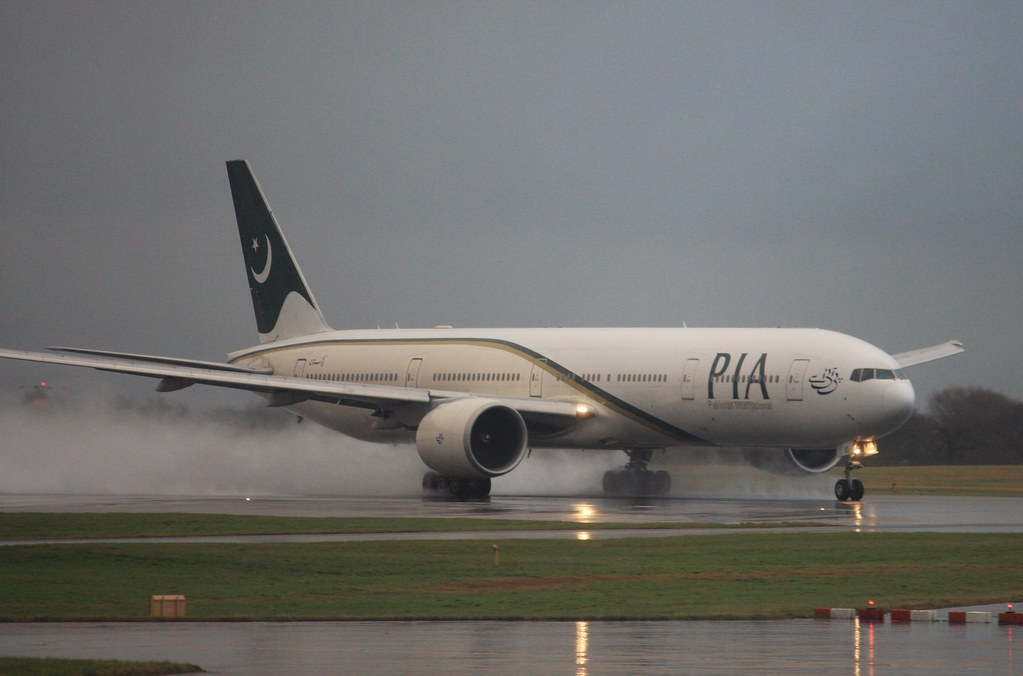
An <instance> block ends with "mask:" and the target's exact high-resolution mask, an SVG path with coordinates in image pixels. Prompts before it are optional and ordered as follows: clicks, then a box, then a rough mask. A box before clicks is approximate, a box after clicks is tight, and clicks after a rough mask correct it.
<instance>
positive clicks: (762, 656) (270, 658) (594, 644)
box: [0, 620, 1023, 676]
mask: <svg viewBox="0 0 1023 676" xmlns="http://www.w3.org/2000/svg"><path fill="white" fill-rule="evenodd" d="M1019 629H1020V628H1019V627H1000V626H998V625H997V624H975V625H949V624H946V623H944V622H937V623H928V624H907V625H892V624H890V623H884V624H881V623H867V622H862V623H861V622H859V621H854V620H793V621H787V622H292V623H284V622H253V623H206V622H188V623H128V624H118V623H32V624H12V625H2V626H0V653H2V654H5V655H15V654H16V655H22V656H37V657H87V658H110V657H117V658H120V659H133V660H153V659H155V660H173V661H180V662H191V663H197V664H199V665H201V666H202V667H203V668H205V669H206V670H207V671H209V672H211V673H214V674H286V673H287V674H328V673H357V674H367V673H382V674H399V673H400V674H404V673H409V674H445V675H446V674H452V673H455V674H482V673H486V674H529V673H544V674H571V673H574V674H576V675H577V676H589V675H595V674H630V673H644V674H679V673H691V674H738V673H846V674H849V673H851V674H890V673H927V674H962V673H984V674H1013V673H1020V671H1021V670H1023V655H1021V654H1020V650H1021V648H1020V646H1019V642H1020V641H1021V640H1023V632H1020V631H1019Z"/></svg>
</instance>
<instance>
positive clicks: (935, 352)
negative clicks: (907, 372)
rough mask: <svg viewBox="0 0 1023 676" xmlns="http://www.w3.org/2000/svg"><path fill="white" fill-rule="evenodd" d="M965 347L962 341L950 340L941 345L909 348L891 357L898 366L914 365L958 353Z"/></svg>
mask: <svg viewBox="0 0 1023 676" xmlns="http://www.w3.org/2000/svg"><path fill="white" fill-rule="evenodd" d="M965 349H966V348H964V347H963V343H962V341H960V340H950V341H948V342H947V343H942V344H941V345H932V346H931V347H921V348H919V349H916V350H910V351H909V352H900V353H899V354H893V355H892V357H893V358H894V359H895V361H897V362H899V366H902V367H906V366H916V365H917V364H923V363H925V362H929V361H934V360H935V359H944V358H945V357H951V356H952V355H954V354H959V353H960V352H963V351H965Z"/></svg>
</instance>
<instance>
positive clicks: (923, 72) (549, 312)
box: [0, 0, 1023, 401]
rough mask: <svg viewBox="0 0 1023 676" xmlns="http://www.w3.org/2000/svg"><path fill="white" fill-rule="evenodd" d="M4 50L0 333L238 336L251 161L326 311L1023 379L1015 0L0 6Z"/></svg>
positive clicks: (244, 314) (17, 344) (133, 338)
mask: <svg viewBox="0 0 1023 676" xmlns="http://www.w3.org/2000/svg"><path fill="white" fill-rule="evenodd" d="M0 59H2V67H3V76H2V77H0V122H2V130H3V131H2V134H0V148H2V162H0V219H2V226H0V236H2V239H0V243H2V246H0V345H2V346H4V347H11V348H21V349H39V348H42V347H45V346H48V345H77V346H84V347H97V348H108V349H114V350H125V351H136V352H146V353H154V354H170V355H180V356H186V357H194V358H202V359H220V358H222V357H223V354H224V353H225V352H227V351H230V350H232V349H235V348H238V347H242V346H245V345H249V344H251V343H253V342H254V341H255V326H254V322H253V320H252V310H251V306H250V305H249V301H248V291H247V289H246V282H245V274H244V271H243V268H242V259H241V254H240V252H239V250H238V238H237V235H236V231H235V225H234V215H233V211H232V207H231V200H230V191H229V188H228V184H227V177H226V172H225V169H224V161H225V160H229V159H236V158H243V159H247V160H249V161H250V162H251V163H252V166H253V168H254V170H255V172H256V175H257V176H258V178H259V180H260V182H261V184H262V186H263V188H264V191H265V192H266V193H267V195H268V197H269V199H270V201H271V204H272V205H273V208H274V210H275V212H276V214H277V216H278V219H279V220H280V222H281V224H282V225H283V227H284V228H285V232H286V234H287V236H288V238H289V241H290V244H291V246H292V248H293V249H294V251H295V253H296V255H297V256H298V258H299V261H300V263H301V265H302V267H303V270H304V272H305V274H306V277H307V278H308V280H309V282H310V284H311V285H312V287H313V290H314V293H315V294H316V295H317V299H318V300H319V302H320V304H321V305H322V307H323V310H324V313H325V314H326V315H327V318H328V320H329V321H330V322H331V323H332V325H334V326H335V327H337V328H356V327H368V326H369V327H372V326H378V325H379V326H394V324H395V323H396V322H397V323H398V324H400V325H401V326H409V327H411V326H432V325H436V324H452V325H455V326H678V325H681V324H682V323H683V322H686V323H687V324H688V325H690V326H820V327H824V328H831V329H835V330H838V331H842V332H846V333H851V334H854V335H856V336H859V337H861V338H863V339H865V340H867V341H869V342H871V343H874V344H875V345H878V346H879V347H881V348H883V349H885V350H888V351H889V352H899V351H904V350H908V349H911V348H914V347H921V346H925V345H930V344H933V343H937V342H941V341H943V340H945V339H948V338H960V339H962V340H963V341H965V343H966V345H967V348H968V352H967V353H966V354H965V355H960V356H958V357H955V358H953V359H950V360H946V361H941V362H936V363H934V364H928V365H923V366H920V367H916V368H915V369H914V370H913V371H912V372H911V375H912V376H913V379H914V382H915V383H916V385H917V388H918V391H919V392H920V394H921V398H922V399H924V400H925V401H926V397H927V395H928V394H930V393H931V392H933V391H935V390H937V389H941V388H944V387H948V386H953V385H966V386H971V385H976V386H983V387H989V388H991V389H994V390H997V391H999V392H1002V393H1004V394H1007V395H1009V396H1011V397H1014V398H1017V399H1023V385H1021V383H1020V378H1021V375H1023V373H1021V365H1023V359H1021V356H1020V354H1021V346H1020V337H1021V336H1023V293H1021V291H1023V289H1021V286H1023V285H1021V276H1020V262H1021V257H1023V228H1021V225H1023V3H1020V2H1018V1H1014V2H972V1H971V2H951V3H950V2H935V1H928V2H892V3H888V2H882V3H870V2H820V3H816V4H814V3H797V2H700V3H682V2H628V3H624V2H623V3H606V2H539V3H538V2H428V1H424V2H380V1H373V2H364V3H335V2H289V3H254V2H205V1H204V2H131V3H129V2H115V3H110V2H46V1H29V2H23V1H19V0H7V1H6V2H3V3H0ZM67 371H75V373H74V374H71V373H69V372H67ZM41 375H42V377H49V378H51V379H54V378H57V379H59V381H60V382H61V383H64V384H66V385H67V386H68V387H74V388H87V387H89V386H90V384H91V383H96V382H98V381H103V382H105V383H109V384H110V387H111V388H112V389H119V388H122V387H127V388H131V387H135V385H128V384H127V383H128V381H132V379H130V378H126V377H119V376H113V375H104V374H99V373H95V372H91V371H89V372H78V371H77V370H73V369H69V370H57V369H46V368H42V367H38V366H34V365H26V364H10V363H5V364H2V365H0V387H2V388H4V389H16V388H17V387H20V386H23V385H26V384H31V383H32V382H33V381H34V380H35V379H37V378H39V377H40V376H41ZM132 382H134V381H132ZM142 383H143V384H144V385H145V387H146V388H150V387H151V386H152V382H151V381H147V380H143V381H142ZM167 396H173V397H180V398H182V399H183V400H188V399H189V396H190V393H188V392H186V393H181V394H176V395H167ZM232 396H233V395H232ZM238 396H241V395H238ZM244 401H248V399H244Z"/></svg>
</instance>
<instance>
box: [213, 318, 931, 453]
mask: <svg viewBox="0 0 1023 676" xmlns="http://www.w3.org/2000/svg"><path fill="white" fill-rule="evenodd" d="M230 360H231V362H232V363H235V364H239V365H243V366H249V367H256V368H272V369H273V372H274V374H275V375H285V376H299V377H303V378H310V379H319V380H328V381H336V382H355V383H366V384H372V385H389V386H398V387H410V388H418V389H426V390H430V391H431V392H457V393H472V394H474V395H477V396H481V397H487V396H492V397H514V398H532V399H547V400H557V401H571V402H577V403H580V404H586V405H588V406H590V407H591V408H592V410H593V411H594V415H592V416H590V417H587V418H586V419H585V420H581V421H580V422H579V423H578V424H576V425H573V426H570V427H569V428H567V429H565V428H564V427H560V428H553V427H552V432H551V433H550V434H544V432H543V428H542V426H539V427H537V426H534V428H533V429H532V430H531V433H530V440H529V441H530V445H531V446H533V447H542V448H589V449H597V448H622V449H627V448H656V447H669V446H684V445H716V446H743V445H750V446H770V447H790V448H833V447H837V446H839V445H841V444H843V443H848V442H850V441H854V440H866V439H874V438H876V437H880V436H883V435H885V434H887V433H889V432H891V431H893V430H895V429H896V428H898V427H899V426H900V425H901V424H902V423H903V422H905V420H906V419H907V418H908V417H909V415H910V414H911V413H912V410H913V401H914V393H913V387H912V384H911V383H910V382H909V380H907V379H905V376H903V375H902V374H901V372H900V371H899V370H898V369H899V366H898V364H897V363H896V362H895V360H894V359H893V358H892V357H891V356H890V355H888V354H887V353H885V352H884V351H882V350H880V349H878V348H876V347H874V346H873V345H870V344H869V343H866V342H864V341H862V340H859V339H857V338H853V337H851V336H848V335H845V334H841V333H836V332H832V331H825V330H819V329H774V328H766V329H705V328H673V329H671V328H669V329H632V328H617V329H558V328H554V329H452V328H437V329H386V330H356V331H330V332H323V333H318V334H315V335H312V336H305V337H302V338H296V339H292V340H284V341H279V342H276V343H272V344H266V345H262V346H259V347H253V348H250V349H246V350H242V351H239V352H236V353H234V354H232V355H230ZM856 369H861V370H862V369H871V370H873V371H872V374H873V373H876V374H877V376H878V377H870V378H868V379H857V380H854V379H853V378H852V374H853V372H854V370H856ZM289 408H291V409H292V410H294V411H295V412H296V413H298V414H301V415H304V416H307V417H309V418H310V419H312V420H315V421H316V422H319V423H321V424H323V425H326V426H328V427H330V428H333V429H335V430H338V431H340V432H343V433H345V434H348V435H350V436H353V437H357V438H360V439H367V440H372V441H385V442H387V441H390V442H394V441H402V440H411V439H412V438H413V433H412V432H411V431H410V430H409V429H407V428H403V427H402V426H400V425H381V424H380V419H379V418H378V417H375V416H374V415H372V414H373V411H371V410H366V409H358V408H352V407H347V406H335V405H332V404H328V403H320V402H304V403H300V404H296V405H294V406H291V407H289ZM554 429H557V431H556V432H555V431H553V430H554Z"/></svg>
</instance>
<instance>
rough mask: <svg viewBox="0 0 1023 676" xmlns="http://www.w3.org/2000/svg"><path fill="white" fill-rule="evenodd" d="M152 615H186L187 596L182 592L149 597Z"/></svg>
mask: <svg viewBox="0 0 1023 676" xmlns="http://www.w3.org/2000/svg"><path fill="white" fill-rule="evenodd" d="M149 616H150V617H184V616H185V597H184V596H182V595H181V594H157V595H154V596H150V597H149Z"/></svg>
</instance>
